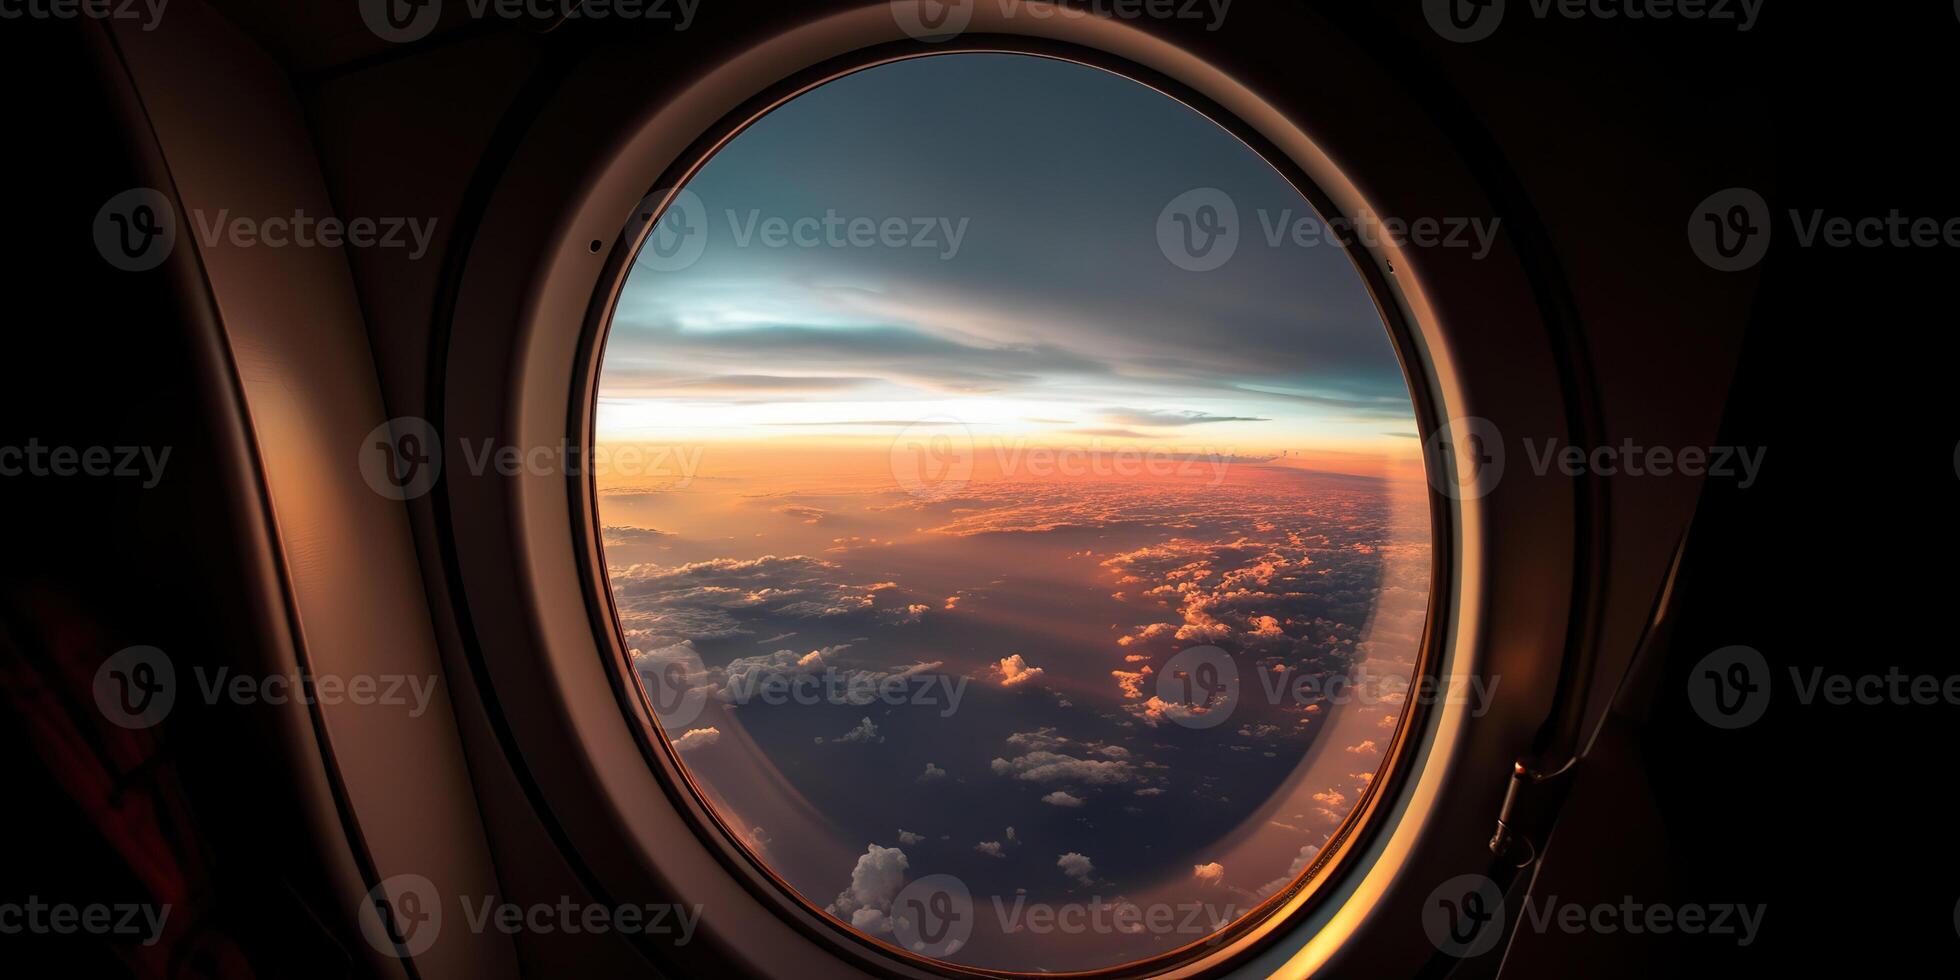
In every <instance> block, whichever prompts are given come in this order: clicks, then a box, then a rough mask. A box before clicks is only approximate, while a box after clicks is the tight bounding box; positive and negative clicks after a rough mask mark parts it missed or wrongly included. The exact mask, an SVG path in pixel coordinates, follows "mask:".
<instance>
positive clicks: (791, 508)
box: [775, 504, 830, 524]
mask: <svg viewBox="0 0 1960 980" xmlns="http://www.w3.org/2000/svg"><path fill="white" fill-rule="evenodd" d="M775 511H776V513H778V514H782V515H785V516H787V517H797V518H801V519H802V520H803V523H805V524H817V523H820V522H822V521H823V519H824V518H826V517H829V516H830V512H829V511H827V510H824V509H823V508H822V507H811V506H808V505H806V504H784V505H782V506H781V507H777V508H775Z"/></svg>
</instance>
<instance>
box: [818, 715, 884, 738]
mask: <svg viewBox="0 0 1960 980" xmlns="http://www.w3.org/2000/svg"><path fill="white" fill-rule="evenodd" d="M884 740H885V737H884V736H883V735H880V734H878V725H877V723H875V722H873V721H872V720H871V719H869V718H866V719H863V720H862V721H859V722H858V724H857V727H856V728H853V729H851V730H850V731H848V732H845V733H844V734H842V735H839V736H837V737H836V738H833V739H831V741H832V742H864V743H872V742H882V741H884Z"/></svg>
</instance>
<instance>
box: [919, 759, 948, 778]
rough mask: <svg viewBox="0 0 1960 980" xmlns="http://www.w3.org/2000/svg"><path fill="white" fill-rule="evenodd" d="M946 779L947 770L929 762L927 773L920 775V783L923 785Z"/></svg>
mask: <svg viewBox="0 0 1960 980" xmlns="http://www.w3.org/2000/svg"><path fill="white" fill-rule="evenodd" d="M945 778H946V770H944V769H941V768H939V767H938V766H935V765H933V764H932V763H930V762H928V763H926V771H925V772H922V773H920V774H919V779H918V781H919V782H922V783H936V782H938V781H940V780H942V779H945Z"/></svg>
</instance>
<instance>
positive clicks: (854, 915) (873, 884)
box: [824, 844, 910, 936]
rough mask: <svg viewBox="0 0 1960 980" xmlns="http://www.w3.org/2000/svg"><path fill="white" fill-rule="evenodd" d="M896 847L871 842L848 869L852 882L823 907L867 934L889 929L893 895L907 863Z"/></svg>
mask: <svg viewBox="0 0 1960 980" xmlns="http://www.w3.org/2000/svg"><path fill="white" fill-rule="evenodd" d="M909 863H910V862H908V861H907V860H906V859H905V852H904V851H902V850H899V849H898V848H896V847H879V846H878V845H876V844H873V845H871V846H870V848H869V849H867V850H866V851H865V852H864V854H863V856H861V857H859V858H858V860H857V866H856V867H854V868H852V869H851V884H850V886H849V887H847V888H845V889H844V890H843V891H842V892H839V893H838V895H837V898H836V899H835V900H834V901H832V902H831V903H830V904H829V905H827V906H825V907H824V910H825V911H827V912H829V913H830V914H832V915H834V916H837V917H838V918H840V919H843V920H844V921H846V922H849V923H850V924H851V927H852V928H854V929H857V930H859V931H861V932H864V933H867V934H869V935H874V936H875V935H879V934H881V933H887V932H890V931H891V928H892V926H891V907H892V899H893V898H894V897H895V896H897V895H898V890H899V889H900V888H902V887H904V885H905V869H906V867H907V866H908V865H909Z"/></svg>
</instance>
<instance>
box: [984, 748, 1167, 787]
mask: <svg viewBox="0 0 1960 980" xmlns="http://www.w3.org/2000/svg"><path fill="white" fill-rule="evenodd" d="M992 765H993V771H994V774H995V775H997V776H1012V777H1014V778H1015V779H1019V780H1021V781H1023V782H1029V783H1069V784H1076V785H1083V786H1115V785H1117V784H1120V783H1127V782H1129V781H1130V780H1131V779H1133V778H1135V770H1134V769H1133V768H1132V767H1131V766H1130V764H1129V763H1128V762H1123V761H1120V760H1111V761H1107V762H1105V761H1099V760H1095V759H1078V758H1075V757H1074V756H1069V755H1063V754H1061V753H1059V752H1029V753H1028V754H1026V755H1023V756H1018V757H1016V758H1014V759H1011V760H1010V759H995V760H994V761H993V764H992Z"/></svg>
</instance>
